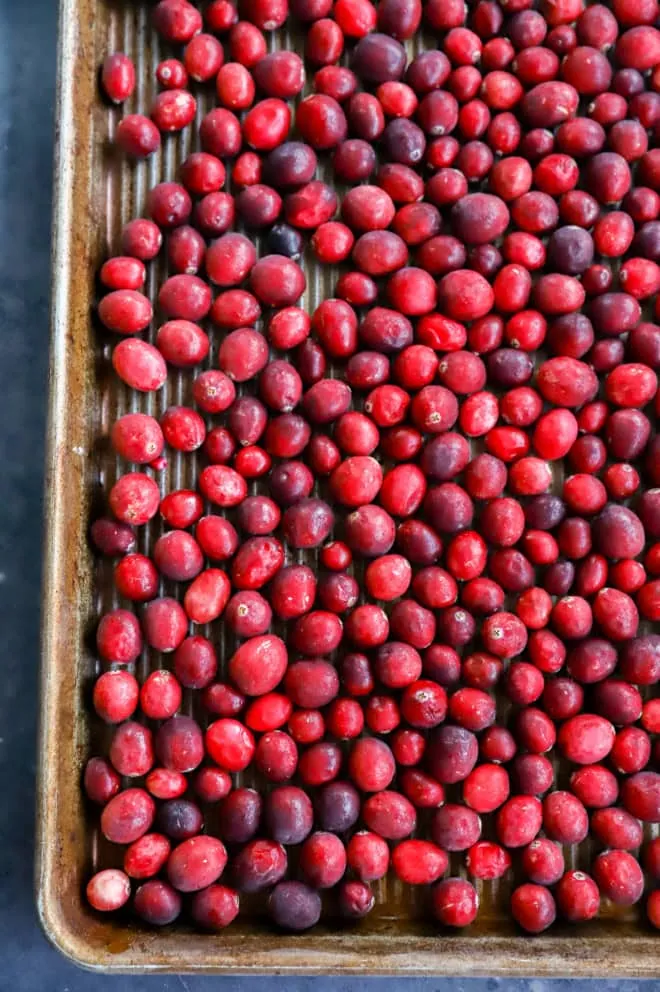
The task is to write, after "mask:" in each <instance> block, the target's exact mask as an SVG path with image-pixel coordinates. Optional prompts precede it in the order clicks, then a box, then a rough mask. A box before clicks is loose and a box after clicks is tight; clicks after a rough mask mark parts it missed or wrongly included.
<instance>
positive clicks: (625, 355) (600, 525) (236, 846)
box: [84, 0, 660, 933]
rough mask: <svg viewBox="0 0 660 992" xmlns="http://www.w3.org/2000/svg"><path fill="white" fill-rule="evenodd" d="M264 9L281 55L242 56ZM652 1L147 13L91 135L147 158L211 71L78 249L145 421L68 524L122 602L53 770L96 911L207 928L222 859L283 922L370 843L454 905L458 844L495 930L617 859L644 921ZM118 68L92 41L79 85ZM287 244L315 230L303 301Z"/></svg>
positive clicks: (659, 513) (659, 450) (651, 852)
mask: <svg viewBox="0 0 660 992" xmlns="http://www.w3.org/2000/svg"><path fill="white" fill-rule="evenodd" d="M289 19H290V20H291V21H292V22H295V23H297V24H298V25H300V32H299V33H300V35H301V36H304V59H303V57H302V54H300V55H299V54H296V53H295V52H291V51H284V50H276V51H270V52H269V47H272V46H269V44H268V42H267V35H268V33H269V32H272V31H274V30H276V29H278V28H281V27H283V26H284V25H285V24H287V23H288V21H289ZM422 23H423V24H424V25H425V34H424V43H425V46H426V47H425V50H423V51H422V52H421V54H418V55H416V56H415V57H414V58H412V59H410V58H409V56H408V54H407V50H406V48H405V47H404V44H403V43H404V42H407V41H410V40H411V39H413V38H415V37H416V35H417V34H418V32H419V31H420V30H421V26H422ZM656 23H658V24H660V15H659V9H658V0H611V3H610V4H609V5H608V6H605V5H603V4H600V3H591V4H589V5H587V4H586V3H585V2H584V0H539V2H538V3H537V2H536V0H470V2H469V3H467V4H466V3H464V2H463V0H427V2H426V3H425V5H424V8H423V9H422V4H421V2H420V0H379V2H378V3H377V5H374V4H373V3H372V2H371V0H334V2H333V0H288V2H287V0H239V7H238V10H236V9H235V7H234V6H233V5H232V4H231V3H230V2H229V0H212V2H210V3H208V4H206V5H205V6H204V9H203V10H199V9H197V8H196V7H195V6H193V5H192V4H191V3H189V2H187V0H161V2H159V3H157V4H156V6H155V7H154V8H153V24H154V27H155V29H156V31H157V32H159V34H160V35H161V36H162V38H163V39H165V41H167V42H169V43H171V44H172V45H174V46H177V51H176V54H178V55H179V56H180V58H168V59H167V60H166V61H164V62H161V63H160V65H159V66H158V69H157V71H156V77H157V81H158V84H159V86H160V91H159V92H158V95H157V96H156V98H155V100H154V102H153V105H152V107H151V111H150V115H149V116H148V117H147V116H143V115H141V114H127V115H125V116H124V117H123V118H122V119H121V121H120V123H119V124H118V126H117V128H116V132H115V137H116V143H117V145H118V146H119V147H120V148H121V149H122V150H123V151H124V152H125V153H126V154H127V155H129V156H131V157H134V158H143V157H146V156H149V155H151V154H152V153H154V152H155V151H156V150H157V149H158V148H159V147H160V145H161V143H162V142H168V141H170V140H172V139H171V138H169V137H168V135H170V134H172V133H173V132H179V131H181V130H182V129H183V128H186V127H188V128H190V127H191V125H193V122H194V121H195V119H196V113H197V97H199V95H200V93H202V92H206V93H207V94H208V92H209V91H210V90H212V91H213V92H214V94H215V95H216V96H217V100H215V104H216V105H215V107H214V109H212V110H210V111H209V112H208V113H206V114H205V116H203V117H202V119H201V123H200V125H199V129H198V133H197V136H198V139H199V144H198V146H195V147H199V150H196V151H194V152H193V153H191V154H190V155H189V156H188V157H187V158H186V159H185V161H183V163H182V164H181V166H180V168H179V169H178V172H177V174H176V176H174V175H173V176H172V177H171V179H169V181H167V182H161V183H159V184H158V185H157V186H155V187H154V188H153V189H151V191H150V192H149V193H148V195H147V198H146V204H145V208H146V214H147V215H148V216H147V217H145V218H139V219H135V220H132V221H131V222H130V223H129V224H127V226H126V227H125V228H124V231H123V234H122V240H121V254H120V255H118V256H116V257H113V258H110V259H109V260H108V261H106V262H105V264H104V265H103V267H102V269H101V272H100V282H101V284H102V286H103V291H104V295H103V296H102V298H101V300H100V303H99V306H98V316H99V319H100V322H101V324H102V325H104V327H105V329H106V330H107V331H108V332H112V335H111V336H112V340H113V343H114V342H117V343H116V344H115V345H114V350H113V354H112V364H113V367H114V369H115V372H116V374H117V376H118V377H119V378H120V379H121V380H122V381H123V382H124V383H126V384H127V385H128V386H129V387H130V388H131V389H132V390H135V391H136V392H137V393H140V394H142V395H144V394H153V395H152V398H151V399H150V400H149V404H150V405H149V409H150V410H151V409H153V410H155V411H157V415H151V414H146V413H127V414H126V415H124V416H121V417H120V418H119V419H118V420H117V422H116V423H115V424H114V426H113V427H112V431H111V438H110V440H111V443H112V446H113V448H114V451H115V452H116V453H117V455H118V456H119V458H120V460H121V464H122V466H123V469H122V471H123V472H124V474H122V475H120V477H119V478H118V479H117V481H116V482H115V484H114V485H113V486H112V488H111V489H110V491H109V492H108V493H107V502H108V508H109V513H108V515H107V516H106V517H104V518H102V519H99V520H96V521H95V523H94V524H93V526H92V540H93V543H94V545H95V547H96V549H97V550H98V551H99V552H100V553H101V554H103V555H106V556H108V557H109V558H111V559H114V582H115V586H116V591H117V594H118V596H119V597H121V602H122V605H121V607H120V608H117V609H113V610H111V611H110V612H108V613H106V614H105V615H104V616H103V617H102V618H101V621H100V623H99V626H98V630H97V635H96V644H97V651H98V657H99V659H100V663H101V666H102V669H103V671H102V674H101V675H100V676H99V677H98V679H97V681H96V685H95V687H94V694H93V702H94V707H95V710H96V712H97V714H98V716H99V717H100V719H101V720H102V721H105V722H106V723H107V724H110V725H111V726H112V728H113V731H112V737H111V742H110V745H109V749H108V751H107V754H106V756H105V757H101V756H98V757H93V758H91V759H90V760H89V762H88V763H87V766H86V769H85V775H84V784H85V790H86V793H87V796H88V797H89V799H90V801H91V802H92V803H95V804H97V805H98V806H99V807H101V813H100V828H101V832H102V834H103V836H104V837H105V838H106V839H107V840H108V841H109V842H111V844H114V845H122V847H123V853H122V855H121V856H123V869H119V868H116V867H113V868H106V869H105V870H102V871H99V872H98V873H97V874H96V875H94V877H93V878H92V879H91V881H90V882H89V885H88V889H87V895H88V899H89V901H90V903H91V905H92V906H93V907H94V908H95V909H97V910H116V909H119V908H120V907H122V906H123V905H124V904H125V903H128V902H129V901H130V902H131V904H132V907H133V911H134V912H135V913H136V914H137V916H139V917H140V918H141V919H143V920H144V921H146V922H147V923H149V924H154V925H164V924H168V923H171V922H172V921H173V920H174V919H175V918H176V917H177V916H178V915H179V913H180V912H181V911H182V908H183V907H184V904H185V910H186V912H187V913H188V914H189V916H191V917H192V919H193V920H195V921H196V922H197V923H198V924H199V925H200V926H202V927H205V928H210V929H216V928H220V927H224V926H226V925H227V924H229V923H230V922H231V921H232V920H233V919H234V918H235V917H236V915H237V914H238V912H239V901H240V898H241V895H242V894H243V893H257V892H260V893H263V894H264V897H266V896H267V906H268V912H269V914H270V917H271V918H272V920H273V921H274V923H276V924H277V925H279V926H280V927H282V928H284V929H289V930H303V929H306V928H308V927H311V926H313V925H314V924H315V923H316V922H317V921H318V920H319V918H320V915H321V908H322V902H321V892H323V890H326V889H328V890H333V891H332V893H330V894H329V895H328V896H327V899H325V898H324V902H325V905H326V911H327V915H328V916H329V917H331V918H332V917H338V916H343V917H346V918H359V917H363V916H365V915H366V914H368V913H369V912H370V910H371V909H372V908H373V906H374V903H375V896H374V894H373V892H372V890H371V888H370V883H373V882H376V881H377V880H378V879H381V878H383V876H384V875H385V874H386V873H387V872H388V871H392V872H394V874H395V875H396V877H397V878H399V879H400V880H401V881H403V882H404V883H407V884H409V885H418V886H427V887H428V895H429V898H428V910H429V913H431V914H433V915H434V916H435V917H436V918H437V920H438V921H439V923H440V924H442V925H446V926H450V927H463V926H466V925H468V924H470V923H471V922H472V921H473V920H474V919H475V917H476V916H477V912H478V905H479V898H478V891H477V888H478V887H479V886H480V885H481V883H482V882H483V881H489V880H494V879H503V880H504V883H503V884H505V885H506V884H509V883H510V885H511V893H512V894H511V904H510V905H511V913H512V915H513V917H514V919H515V920H516V921H517V923H518V924H519V925H520V926H521V927H522V928H523V929H524V930H526V931H528V932H530V933H539V932H540V931H543V930H545V929H546V928H547V927H549V926H550V925H551V924H552V922H553V921H554V919H555V917H556V916H559V917H561V918H563V919H565V920H569V921H571V922H573V923H578V922H582V921H585V920H589V919H591V918H592V917H594V916H596V915H597V914H598V912H599V908H600V905H601V902H602V901H609V902H611V903H615V904H617V905H619V906H632V905H633V904H635V903H638V902H639V901H640V900H642V898H643V896H644V892H645V889H646V909H647V914H648V919H649V920H650V922H651V924H653V925H654V926H656V927H659V926H660V888H656V886H657V885H658V884H659V883H660V838H656V839H650V835H649V834H648V832H647V827H646V825H647V824H655V823H659V822H660V773H659V772H658V771H657V768H658V765H659V763H660V697H657V696H656V692H655V687H656V686H657V685H658V682H659V681H660V635H658V634H654V633H652V632H651V624H652V622H653V621H658V620H660V435H658V434H654V432H653V426H654V419H655V418H656V417H657V415H658V413H660V400H659V394H658V388H657V387H658V379H657V369H658V367H659V366H660V325H658V324H656V323H654V322H653V321H654V319H660V297H658V291H659V290H660V264H659V263H660V147H654V145H656V144H657V143H658V138H660V30H659V29H658V27H656ZM134 83H135V72H134V68H133V65H132V63H131V62H130V60H129V59H128V58H127V57H126V56H125V55H122V54H115V55H111V56H109V57H108V59H107V60H106V62H105V64H104V66H103V71H102V84H103V87H104V89H105V92H106V94H107V96H108V97H109V98H110V99H111V100H114V101H116V102H117V103H122V102H123V101H124V100H126V99H129V98H130V97H131V94H132V92H133V88H134ZM203 87H206V90H203V89H202V88H203ZM195 94H197V97H196V95H195ZM303 94H307V95H303ZM323 159H325V165H324V166H323V168H324V169H325V170H326V171H324V172H323V175H326V176H330V175H332V176H333V177H334V179H333V180H332V182H325V181H323V180H322V179H320V178H317V175H318V172H317V170H319V169H320V168H321V165H322V160H323ZM257 235H258V236H259V240H258V244H259V246H260V247H259V250H257V247H256V245H255V237H256V236H257ZM303 252H304V253H305V254H306V258H307V260H308V262H309V265H308V268H307V271H308V272H309V271H310V268H311V269H313V268H314V266H316V264H317V263H318V264H319V265H332V266H338V268H337V269H333V270H332V273H333V278H335V280H336V281H335V291H334V292H335V295H334V296H333V297H332V298H327V299H323V300H322V302H320V303H319V305H318V306H317V307H316V308H315V309H314V310H313V312H308V311H307V310H306V309H305V307H304V306H303V305H301V299H303V298H304V299H307V297H305V292H306V277H305V271H304V269H303V267H302V265H301V261H300V260H301V257H302V254H303ZM159 254H163V255H165V257H166V260H167V267H168V273H169V275H168V277H167V278H166V279H165V280H164V281H163V282H162V284H161V285H160V287H159V290H158V293H157V299H156V300H155V301H154V304H155V306H156V308H157V316H156V315H155V313H154V309H153V307H152V303H151V302H150V300H149V298H148V297H147V295H145V292H144V286H145V277H146V265H148V263H149V262H150V261H151V260H153V259H155V258H156V257H157V256H158V255H159ZM147 336H148V337H149V339H150V340H149V341H147V340H146V338H147ZM181 370H183V375H181ZM170 374H171V375H172V376H173V377H174V376H176V380H177V382H180V381H181V379H183V381H184V386H183V393H182V394H181V395H182V396H183V397H184V400H183V403H182V405H178V406H170V407H169V408H167V409H164V408H163V406H164V404H162V403H161V406H160V407H159V395H160V394H159V390H161V389H162V387H163V386H164V385H165V383H166V381H167V379H168V375H170ZM137 403H138V401H137V399H136V400H135V404H134V406H133V408H134V409H135V406H136V405H137ZM172 457H174V458H175V459H176V460H177V461H179V460H180V459H183V460H186V459H190V460H191V464H194V466H195V483H194V485H195V488H189V489H187V488H186V489H183V488H177V487H176V486H175V485H174V483H173V481H172V480H171V479H170V474H169V470H168V459H170V458H172ZM172 474H174V473H172ZM654 487H655V488H654ZM154 527H155V528H156V531H155V533H154ZM147 531H149V534H150V535H151V538H150V543H147V541H146V536H147V534H146V532H147ZM158 535H160V536H158ZM139 548H141V549H142V550H138V549H139ZM145 549H148V552H149V553H148V554H147V553H144V551H145ZM221 637H222V638H223V643H224V644H226V645H228V647H227V650H226V652H224V656H222V657H219V644H220V639H221ZM140 659H142V661H140ZM138 665H139V667H137V668H136V666H138ZM136 671H139V672H144V671H150V674H148V677H146V678H144V679H143V680H141V681H139V680H138V678H137V677H136ZM190 714H194V716H193V715H190ZM245 776H247V778H246V777H245ZM245 782H248V783H251V784H257V785H258V789H255V788H252V787H250V786H249V785H246V784H245ZM587 837H589V838H590V843H589V844H588V845H583V846H582V847H581V848H579V849H578V850H576V851H573V852H572V853H571V854H570V858H569V859H567V860H566V859H565V848H567V847H571V846H572V845H580V844H581V842H582V841H584V840H585V839H586V838H587ZM115 863H116V862H115ZM577 866H579V868H578V870H575V869H576V867H577ZM448 873H449V877H446V876H447V874H448ZM264 905H265V903H264Z"/></svg>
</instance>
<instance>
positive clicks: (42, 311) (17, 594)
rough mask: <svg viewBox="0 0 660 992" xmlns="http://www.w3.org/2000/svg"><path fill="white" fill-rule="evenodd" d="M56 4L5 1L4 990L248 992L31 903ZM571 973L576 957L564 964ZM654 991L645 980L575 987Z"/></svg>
mask: <svg viewBox="0 0 660 992" xmlns="http://www.w3.org/2000/svg"><path fill="white" fill-rule="evenodd" d="M56 20H57V3H56V0H22V2H21V0H19V2H18V3H17V2H16V0H0V785H1V786H2V793H1V794H0V992H5V990H6V992H10V990H11V992H37V990H38V992H95V990H97V989H102V990H103V989H108V990H114V992H120V990H122V992H129V990H131V992H143V990H146V992H170V990H175V989H184V990H189V992H206V990H210V989H212V988H213V989H218V988H219V987H222V989H223V990H224V992H248V989H254V987H255V981H254V979H236V978H227V979H215V978H191V977H187V976H186V977H177V976H173V977H169V978H166V977H150V978H133V977H129V976H124V977H118V978H105V977H101V976H92V975H89V974H86V973H84V972H82V971H79V970H78V969H76V968H75V967H74V966H73V965H71V964H70V963H69V962H67V961H65V960H64V959H63V958H61V957H60V955H59V954H58V953H57V952H55V951H54V950H52V948H51V947H50V946H49V945H48V944H47V942H46V940H45V939H44V937H43V936H42V934H41V932H40V930H39V927H38V924H37V921H36V916H35V912H34V906H33V899H32V870H33V869H32V857H33V818H34V795H33V788H34V768H35V760H34V749H35V737H36V727H35V712H36V702H37V681H38V656H39V584H40V573H41V517H42V484H43V436H44V416H45V407H46V376H47V364H48V303H49V254H50V208H51V172H52V151H53V149H52V135H53V127H52V114H53V99H54V86H55V47H56V46H55V39H56ZM567 974H570V962H567ZM256 984H258V987H259V988H260V989H262V990H263V992H275V990H276V989H281V988H282V987H283V986H286V989H287V990H288V992H309V990H311V989H312V988H314V989H315V990H316V992H321V989H323V990H324V992H330V990H332V992H348V990H355V992H364V990H366V989H371V990H374V992H375V989H376V987H377V988H378V990H379V992H394V990H395V989H397V990H401V989H404V988H405V989H408V990H409V989H411V988H412V987H414V988H415V989H420V990H424V992H431V990H433V992H435V990H439V989H442V990H443V992H497V990H499V989H502V992H504V990H505V989H506V990H507V992H523V990H524V989H528V990H529V992H567V988H568V985H569V983H568V982H565V981H557V982H544V981H539V980H530V981H529V982H522V981H520V982H518V981H516V982H507V981H503V982H500V981H497V980H495V979H483V980H479V979H474V980H469V981H461V980H460V979H451V980H434V979H426V980H424V981H419V982H416V981H415V980H407V981H405V982H397V981H395V980H389V979H387V980H386V979H381V980H365V981H359V980H350V979H347V980H342V979H317V980H312V979H305V978H298V979H295V978H294V979H291V978H287V979H278V978H264V979H262V980H261V981H259V982H258V983H256ZM570 986H571V992H578V986H579V987H580V989H582V990H584V992H586V990H589V992H596V988H598V989H599V992H614V990H615V989H616V990H617V992H635V990H637V989H640V988H644V989H645V990H648V992H650V989H651V987H652V983H650V982H636V981H626V982H608V981H605V982H603V981H601V982H598V985H597V986H596V983H594V982H580V983H570Z"/></svg>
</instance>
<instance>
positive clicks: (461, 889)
mask: <svg viewBox="0 0 660 992" xmlns="http://www.w3.org/2000/svg"><path fill="white" fill-rule="evenodd" d="M432 898H433V913H434V915H435V916H436V917H437V919H438V920H439V922H440V923H442V924H443V925H444V926H448V927H467V926H469V925H470V924H471V923H473V922H474V920H475V919H476V916H477V912H478V910H479V896H478V894H477V891H476V889H475V888H474V886H472V885H471V884H470V883H469V882H467V881H465V879H462V878H447V879H445V880H444V881H442V882H439V883H438V884H437V885H436V886H435V888H434V889H433V893H432Z"/></svg>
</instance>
